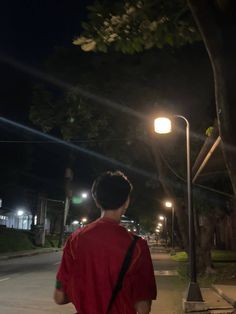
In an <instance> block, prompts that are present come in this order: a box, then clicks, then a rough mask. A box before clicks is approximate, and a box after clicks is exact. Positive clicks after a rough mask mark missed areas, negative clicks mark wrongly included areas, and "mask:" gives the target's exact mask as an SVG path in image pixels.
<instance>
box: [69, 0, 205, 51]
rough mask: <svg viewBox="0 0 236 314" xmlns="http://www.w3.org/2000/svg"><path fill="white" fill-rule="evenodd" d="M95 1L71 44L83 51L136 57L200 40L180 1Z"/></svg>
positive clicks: (183, 4) (190, 18)
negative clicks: (150, 50) (79, 33)
mask: <svg viewBox="0 0 236 314" xmlns="http://www.w3.org/2000/svg"><path fill="white" fill-rule="evenodd" d="M115 3H116V4H115V5H114V3H113V2H106V1H105V2H100V1H96V2H95V4H94V5H93V6H90V7H89V8H88V10H89V12H90V14H89V21H88V22H87V23H82V27H83V29H84V32H82V34H81V35H80V36H79V37H77V39H75V40H74V41H73V43H74V44H75V45H78V46H80V47H81V49H82V50H84V51H102V52H107V49H105V46H106V47H110V48H112V49H114V50H116V51H121V52H122V53H128V54H133V53H138V52H141V51H143V50H148V49H151V48H153V47H157V48H163V47H164V46H171V47H173V46H175V47H181V46H182V45H185V44H187V43H192V42H194V41H197V40H200V36H199V33H198V31H197V30H196V27H195V24H194V22H193V20H192V16H191V13H190V11H189V10H188V9H187V6H186V3H185V1H183V0H174V1H171V2H169V1H164V0H143V1H132V0H129V1H125V2H123V1H116V2H115Z"/></svg>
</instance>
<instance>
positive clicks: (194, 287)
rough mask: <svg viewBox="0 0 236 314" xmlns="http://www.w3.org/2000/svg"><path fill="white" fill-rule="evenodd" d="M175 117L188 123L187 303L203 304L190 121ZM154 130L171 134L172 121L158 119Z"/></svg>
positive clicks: (164, 118)
mask: <svg viewBox="0 0 236 314" xmlns="http://www.w3.org/2000/svg"><path fill="white" fill-rule="evenodd" d="M173 117H176V118H180V119H182V120H184V121H185V123H186V153H187V192H188V221H189V226H188V233H189V261H190V283H189V287H188V291H187V297H186V301H198V302H203V299H202V295H201V290H200V288H199V285H198V283H197V267H196V247H195V228H194V216H193V205H192V178H191V159H190V126H189V121H188V120H187V119H186V118H185V117H183V116H180V115H174V116H173ZM154 130H155V132H156V133H160V134H166V133H170V132H171V130H172V128H171V120H170V119H169V118H166V117H161V118H160V117H159V118H156V119H155V121H154Z"/></svg>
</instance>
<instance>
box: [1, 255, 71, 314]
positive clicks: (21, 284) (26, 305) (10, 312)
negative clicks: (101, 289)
mask: <svg viewBox="0 0 236 314" xmlns="http://www.w3.org/2000/svg"><path fill="white" fill-rule="evenodd" d="M60 256H61V254H60V253H49V254H42V255H36V256H31V257H21V258H15V259H10V260H5V261H0V313H1V314H43V313H52V314H54V313H55V314H56V313H57V314H60V313H61V314H62V313H63V314H64V313H66V314H71V313H75V311H74V309H73V306H71V305H66V306H63V307H59V306H57V305H56V304H54V302H53V300H52V292H53V286H54V280H55V272H56V270H57V268H58V264H59V261H60Z"/></svg>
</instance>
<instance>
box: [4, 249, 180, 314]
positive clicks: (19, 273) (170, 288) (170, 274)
mask: <svg viewBox="0 0 236 314" xmlns="http://www.w3.org/2000/svg"><path fill="white" fill-rule="evenodd" d="M152 257H153V264H154V270H155V274H156V279H157V286H158V300H157V301H155V302H154V303H153V306H152V312H151V313H152V314H154V313H163V314H181V313H183V312H182V306H181V302H182V295H183V291H184V290H185V288H186V287H185V283H183V282H182V281H181V280H180V279H179V277H178V276H177V275H176V267H177V264H176V263H175V262H173V261H172V260H170V257H169V255H168V254H166V253H163V252H162V253H161V252H158V251H155V250H154V251H153V254H152ZM60 258H61V252H53V253H47V254H40V255H35V256H28V257H20V258H14V259H8V260H1V261H0V313H1V314H43V313H52V314H54V313H57V314H60V313H63V314H72V313H75V310H74V307H73V306H72V305H64V306H58V305H56V304H54V302H53V299H52V294H53V289H54V282H55V274H56V271H57V268H58V266H59V263H60Z"/></svg>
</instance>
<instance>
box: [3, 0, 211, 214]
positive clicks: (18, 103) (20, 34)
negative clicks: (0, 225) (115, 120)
mask: <svg viewBox="0 0 236 314" xmlns="http://www.w3.org/2000/svg"><path fill="white" fill-rule="evenodd" d="M92 2H93V1H92V0H90V1H84V0H83V1H80V0H70V1H68V0H60V1H58V0H48V1H46V0H44V1H43V0H33V1H32V0H27V1H26V0H21V1H19V0H8V1H4V2H1V5H0V38H1V45H0V116H3V117H6V118H9V119H11V120H14V121H17V122H20V123H22V124H25V125H29V126H31V127H34V128H35V126H34V125H32V123H31V122H30V121H29V108H30V105H31V99H32V88H33V86H34V85H35V83H38V81H39V79H38V78H37V77H35V76H32V75H30V74H29V73H26V72H25V71H22V70H20V69H19V66H18V67H15V66H14V63H17V64H18V65H20V66H23V67H25V66H26V67H27V66H29V67H31V68H35V69H38V70H40V71H43V69H44V65H45V62H46V60H47V59H48V58H49V57H50V56H52V55H53V52H54V51H55V49H56V48H58V47H65V48H70V47H72V40H73V38H74V37H75V36H76V35H78V34H79V32H80V30H81V21H82V20H85V19H86V6H87V5H89V4H90V3H92ZM78 49H79V48H78ZM198 49H199V47H198ZM192 51H193V53H192V55H193V56H195V58H196V60H198V58H199V54H198V52H195V49H194V48H192ZM199 51H200V55H203V59H204V60H205V61H204V62H205V63H207V66H208V67H209V64H208V59H207V55H206V52H205V50H204V49H202V47H200V50H199ZM202 51H203V52H202ZM190 55H191V54H190ZM206 59H207V62H206ZM185 61H186V60H185V57H182V56H181V54H180V59H179V63H180V67H181V64H184V62H185ZM205 63H203V64H205ZM204 66H205V65H203V67H204ZM169 68H170V70H171V67H169ZM177 68H178V67H177ZM168 70H169V69H168ZM176 71H177V70H176ZM163 72H164V73H165V69H164V71H163ZM170 73H171V72H170ZM186 73H187V75H186V77H185V79H186V86H187V84H191V83H190V82H191V79H192V76H193V75H192V70H191V69H188V70H187V72H186ZM175 74H176V73H175V72H174V71H173V75H172V76H171V77H172V79H173V80H172V84H171V83H170V84H169V85H170V86H169V85H168V88H169V93H168V91H167V92H166V90H165V91H164V92H165V93H167V94H169V95H172V93H173V91H174V89H175V92H176V91H177V96H178V94H179V99H181V100H182V99H183V95H184V97H185V103H187V105H188V106H190V104H189V102H188V95H191V97H192V93H193V94H195V95H196V97H195V98H194V97H192V98H194V103H193V104H192V105H195V112H193V115H194V114H195V113H197V112H198V111H199V112H201V109H200V107H199V106H198V105H196V104H198V94H199V91H198V87H199V85H202V83H201V81H200V80H199V81H198V82H197V84H196V85H193V86H191V89H189V90H188V87H186V86H185V85H184V86H180V85H181V84H180V85H178V78H175ZM110 75H112V76H113V72H110ZM199 75H201V70H200V71H199ZM210 75H211V72H210V71H208V74H207V80H208V76H209V77H210ZM108 77H109V76H108ZM140 79H141V78H140ZM165 79H166V80H167V81H168V80H169V76H168V75H166V76H163V79H161V81H162V82H164V81H165ZM210 79H211V78H210ZM210 79H209V80H210ZM209 80H208V81H209ZM208 81H207V82H208ZM122 83H123V81H122ZM126 83H127V82H126ZM155 83H156V82H155V81H153V84H155ZM145 84H150V83H146V82H145V81H144V84H143V85H144V86H145ZM183 84H185V83H183ZM183 84H182V85H183ZM127 86H128V87H129V85H127ZM178 86H180V87H178ZM115 92H117V91H115ZM118 93H119V90H118ZM173 94H174V93H173ZM206 96H207V97H205V98H206V102H207V101H208V97H209V98H211V97H212V92H211V88H209V89H207V94H206ZM142 97H144V98H145V97H147V95H146V94H145V93H143V95H142ZM173 98H174V96H173ZM189 99H190V97H189ZM203 105H204V104H203ZM183 107H184V105H183ZM185 107H186V108H185V109H186V110H188V112H190V110H189V107H187V106H185ZM180 113H182V112H180ZM183 113H185V112H183ZM195 121H197V119H195ZM7 140H12V141H14V140H16V141H17V140H36V138H35V137H32V136H30V135H29V134H27V133H25V132H22V131H19V129H17V128H14V127H12V126H6V125H3V124H1V125H0V147H1V148H0V151H1V154H0V158H1V159H0V160H1V163H0V172H1V177H0V198H3V200H4V202H3V204H4V206H5V207H7V208H14V207H15V206H16V205H17V204H19V203H22V204H24V202H25V200H26V199H27V195H29V193H31V192H32V193H35V191H40V190H45V191H47V193H48V194H49V195H50V197H55V198H60V199H63V198H64V181H63V180H64V171H65V165H66V163H67V158H68V149H65V148H62V147H61V146H60V145H57V144H51V143H49V144H43V145H40V144H33V145H29V144H26V143H6V142H4V141H7ZM37 140H39V139H38V138H37ZM26 156H27V158H26ZM78 158H79V162H78V167H77V173H76V177H77V179H78V186H79V185H80V184H81V185H82V184H83V185H84V186H85V187H90V186H91V182H92V179H94V177H93V176H94V173H92V172H91V171H90V172H89V173H88V168H89V164H90V163H92V162H94V163H95V162H96V163H97V162H98V160H94V159H93V160H92V158H91V157H89V156H88V155H82V154H81V156H80V155H79V156H78ZM87 166H88V167H87ZM103 166H104V165H103ZM106 166H107V168H111V167H112V165H106ZM90 170H91V168H90ZM142 179H143V178H142ZM75 184H76V182H75ZM29 190H32V191H29Z"/></svg>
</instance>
